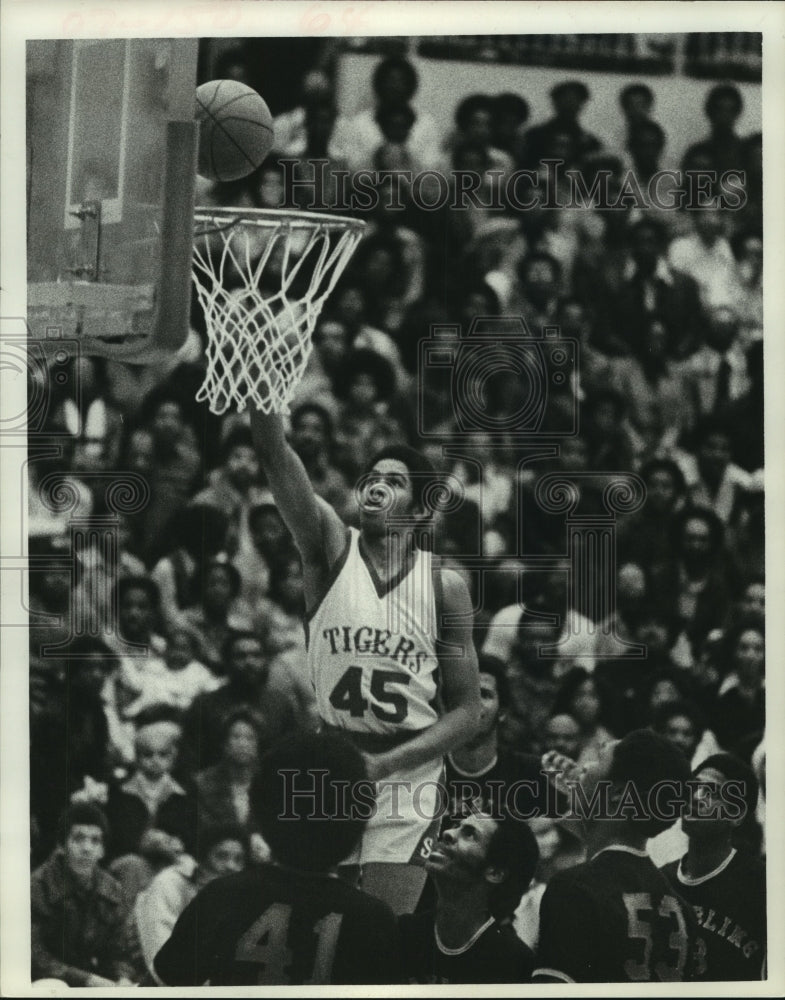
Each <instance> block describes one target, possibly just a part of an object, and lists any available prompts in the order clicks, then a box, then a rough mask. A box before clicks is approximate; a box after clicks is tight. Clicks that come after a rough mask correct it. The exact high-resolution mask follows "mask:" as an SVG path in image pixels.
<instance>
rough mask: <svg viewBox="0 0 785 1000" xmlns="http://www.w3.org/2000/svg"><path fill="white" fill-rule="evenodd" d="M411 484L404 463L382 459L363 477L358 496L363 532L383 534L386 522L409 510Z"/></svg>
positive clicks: (410, 509) (411, 508) (401, 515)
mask: <svg viewBox="0 0 785 1000" xmlns="http://www.w3.org/2000/svg"><path fill="white" fill-rule="evenodd" d="M413 508H414V502H413V497H412V483H411V478H410V475H409V470H408V469H407V467H406V465H405V463H404V462H401V461H400V460H399V459H397V458H383V459H382V460H381V461H380V462H377V463H376V465H374V467H373V469H372V470H371V471H370V473H369V474H368V475H367V476H366V477H365V479H364V482H363V490H362V494H361V496H360V525H361V527H362V530H363V533H364V534H366V533H368V534H371V535H383V534H385V533H386V531H387V526H388V521H389V520H390V519H392V518H398V517H406V516H407V515H410V514H411V513H412V510H413Z"/></svg>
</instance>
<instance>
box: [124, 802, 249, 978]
mask: <svg viewBox="0 0 785 1000" xmlns="http://www.w3.org/2000/svg"><path fill="white" fill-rule="evenodd" d="M198 857H199V860H198V861H197V860H196V859H194V858H193V857H191V855H182V856H181V857H180V858H178V859H177V860H176V861H175V862H174V864H171V865H168V866H167V867H166V868H164V869H163V870H162V871H160V872H159V873H158V874H157V875H156V876H155V878H154V879H153V880H152V881H151V883H150V885H149V886H147V888H146V889H145V890H144V891H143V892H142V893H141V894H140V895H139V896H138V898H137V900H136V903H135V905H134V909H133V913H132V915H131V917H130V919H129V923H130V927H129V928H128V931H129V936H130V938H131V941H132V942H133V946H135V947H133V950H134V951H135V952H136V951H138V959H137V962H136V975H137V981H140V980H141V979H142V978H143V977H144V976H145V974H153V975H154V971H153V959H154V958H155V956H156V955H157V954H158V952H159V951H160V949H161V947H162V946H163V945H164V944H165V943H166V941H167V940H168V939H169V936H170V934H171V933H172V930H173V929H174V925H175V924H176V923H177V918H178V917H179V916H180V914H181V913H182V912H183V910H184V909H185V908H186V906H187V905H188V904H189V903H190V902H191V900H192V899H193V898H194V896H195V895H196V894H197V893H198V892H199V891H200V890H201V889H202V888H203V887H204V886H205V885H207V884H208V883H210V882H212V881H213V879H216V878H222V877H224V876H225V875H233V874H235V873H236V872H241V871H243V869H244V868H245V866H246V863H247V859H248V838H247V835H246V834H245V832H244V831H243V829H242V828H241V827H238V826H235V825H232V824H231V823H229V821H228V820H225V821H224V822H223V823H222V824H221V825H219V826H214V827H212V828H211V829H210V830H207V831H206V832H205V833H204V834H203V835H202V837H201V838H200V840H199V851H198ZM135 957H136V956H135Z"/></svg>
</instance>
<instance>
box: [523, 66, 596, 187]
mask: <svg viewBox="0 0 785 1000" xmlns="http://www.w3.org/2000/svg"><path fill="white" fill-rule="evenodd" d="M589 96H590V95H589V88H588V87H587V86H586V84H585V83H582V82H581V81H580V80H565V81H564V82H562V83H557V84H556V86H555V87H553V89H552V90H551V101H552V102H553V110H554V116H553V118H551V119H550V120H549V121H547V122H544V123H543V124H542V125H535V126H533V127H532V128H530V129H529V131H528V132H527V133H526V138H525V142H524V159H525V162H524V166H526V167H527V168H529V169H531V170H537V169H538V167H539V165H540V162H541V160H542V159H543V158H544V157H545V156H548V155H552V154H554V153H558V152H562V153H565V154H566V155H565V156H564V157H563V158H564V160H565V167H574V166H579V165H580V164H581V162H582V161H583V160H584V159H585V158H586V157H587V156H588V155H590V154H591V153H596V152H598V150H599V149H600V142H599V140H598V139H597V137H596V136H594V135H592V134H591V133H590V132H587V131H586V130H585V129H584V128H583V127H582V126H581V124H580V122H579V120H578V119H579V117H580V114H581V111H582V109H583V107H584V105H585V104H586V102H587V101H588V100H589ZM555 137H559V138H560V139H561V137H564V138H565V139H566V142H565V143H564V144H563V145H562V146H561V148H558V147H557V146H556V145H555V143H554V138H555Z"/></svg>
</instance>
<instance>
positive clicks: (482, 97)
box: [451, 94, 525, 173]
mask: <svg viewBox="0 0 785 1000" xmlns="http://www.w3.org/2000/svg"><path fill="white" fill-rule="evenodd" d="M497 100H498V99H497ZM497 108H498V104H497V102H496V101H495V100H494V98H492V97H489V96H488V95H487V94H470V95H469V96H468V97H464V99H463V100H462V101H461V102H460V104H459V105H458V107H457V108H456V110H455V128H456V132H455V136H454V137H453V139H452V142H451V145H452V146H453V148H455V147H457V146H458V145H460V144H461V143H472V144H474V145H476V146H479V147H480V148H482V149H483V150H484V152H485V153H486V155H487V158H488V169H491V170H503V171H504V172H505V173H506V172H508V171H510V170H511V169H512V167H513V160H512V157H511V156H510V155H509V153H507V152H505V151H504V150H502V149H498V148H496V147H495V146H494V145H493V141H494V112H495V111H496V110H497ZM523 120H525V119H523Z"/></svg>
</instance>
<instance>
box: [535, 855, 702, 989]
mask: <svg viewBox="0 0 785 1000" xmlns="http://www.w3.org/2000/svg"><path fill="white" fill-rule="evenodd" d="M704 953H705V946H704V945H703V942H702V941H701V940H700V936H699V931H698V927H697V923H696V921H695V918H694V916H693V914H692V910H691V909H690V907H689V905H688V904H687V903H685V902H684V901H683V900H682V899H680V898H679V896H678V895H677V894H676V893H675V892H674V890H673V887H672V886H671V884H670V882H668V880H667V879H666V878H665V876H664V875H663V874H662V872H660V871H659V870H658V869H657V868H656V866H655V865H654V863H653V861H652V860H651V859H650V858H649V857H648V855H646V854H645V853H644V852H642V851H637V850H633V849H631V848H622V847H616V846H614V847H611V848H608V849H606V850H604V851H601V852H600V853H599V854H597V855H595V856H594V858H592V860H591V861H587V862H585V863H584V864H581V865H577V866H576V867H575V868H569V869H567V870H565V871H561V872H558V873H557V874H556V875H554V876H553V878H552V879H551V881H550V883H549V884H548V888H547V889H546V890H545V893H544V895H543V897H542V902H541V903H540V940H539V946H538V949H537V970H536V972H535V976H537V975H543V976H548V977H551V978H554V979H558V980H562V981H564V982H576V983H647V982H684V981H687V980H690V979H695V978H700V977H701V976H702V974H703V972H704V962H703V958H704Z"/></svg>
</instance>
